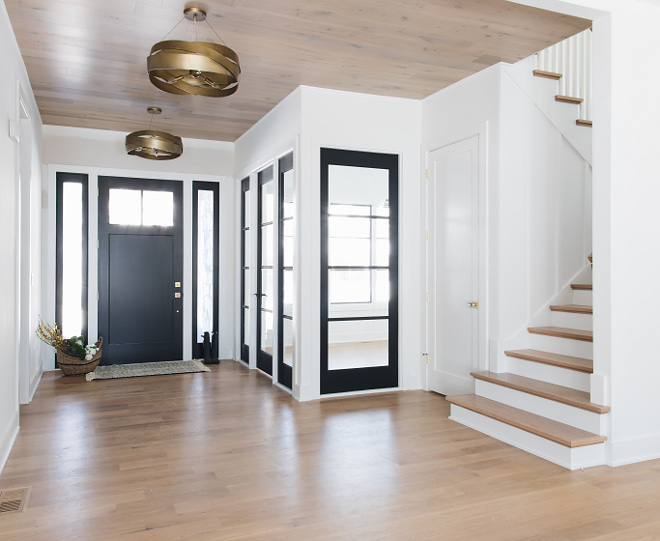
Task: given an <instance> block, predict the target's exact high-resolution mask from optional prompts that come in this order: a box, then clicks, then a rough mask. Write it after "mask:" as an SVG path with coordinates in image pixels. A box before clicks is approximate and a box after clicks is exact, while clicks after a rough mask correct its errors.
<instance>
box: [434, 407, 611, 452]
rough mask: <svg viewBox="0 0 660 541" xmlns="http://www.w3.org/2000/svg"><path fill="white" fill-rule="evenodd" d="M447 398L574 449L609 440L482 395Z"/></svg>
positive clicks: (471, 409)
mask: <svg viewBox="0 0 660 541" xmlns="http://www.w3.org/2000/svg"><path fill="white" fill-rule="evenodd" d="M447 401H448V402H449V403H450V404H455V405H456V406H459V407H461V408H465V409H468V410H470V411H473V412H475V413H479V414H480V415H484V416H486V417H490V418H491V419H495V420H496V421H500V422H501V423H505V424H508V425H511V426H513V427H515V428H518V429H520V430H524V431H525V432H529V433H531V434H534V435H536V436H539V437H541V438H544V439H546V440H550V441H553V442H555V443H558V444H559V445H563V446H565V447H570V448H575V447H584V446H586V445H597V444H599V443H603V442H604V441H606V440H607V438H606V437H605V436H599V435H598V434H592V433H591V432H587V431H586V430H581V429H579V428H575V427H573V426H570V425H565V424H564V423H560V422H558V421H553V420H552V419H547V418H545V417H542V416H540V415H536V414H534V413H529V412H527V411H523V410H520V409H518V408H514V407H511V406H507V405H506V404H502V403H500V402H496V401H494V400H489V399H488V398H484V397H482V396H477V395H459V396H448V397H447Z"/></svg>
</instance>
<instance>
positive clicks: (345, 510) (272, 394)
mask: <svg viewBox="0 0 660 541" xmlns="http://www.w3.org/2000/svg"><path fill="white" fill-rule="evenodd" d="M448 413H449V404H448V403H447V402H446V401H445V400H444V398H443V397H441V396H438V395H435V394H433V393H427V392H424V391H405V392H398V393H382V394H370V395H363V396H359V397H350V398H332V399H327V400H320V401H313V402H308V403H298V402H296V401H295V400H293V399H292V398H291V397H290V396H289V395H288V394H287V393H285V392H284V391H282V390H280V389H278V388H276V387H273V386H272V384H271V381H270V379H268V378H267V377H265V376H263V375H262V374H259V373H257V372H256V371H249V370H247V369H246V368H245V367H244V366H242V365H240V364H239V363H236V362H231V361H225V362H223V363H222V364H220V365H219V366H217V367H212V372H211V373H204V374H182V375H172V376H156V377H148V378H133V379H123V380H107V381H93V382H86V381H84V377H82V376H79V377H68V378H65V377H61V376H60V375H59V374H58V373H56V372H52V373H51V372H49V373H46V374H44V378H43V381H42V383H41V385H40V387H39V390H38V391H37V394H36V397H35V399H34V401H33V402H32V403H31V404H29V405H27V406H23V407H22V408H21V431H20V433H19V436H18V439H17V441H16V445H15V447H14V450H13V451H12V454H11V456H10V458H9V461H8V463H7V466H6V468H5V470H4V472H3V473H2V475H1V476H0V490H4V489H11V488H19V487H28V486H31V487H32V493H31V496H30V501H29V505H28V507H27V510H26V511H25V512H24V513H14V514H7V515H5V516H0V540H1V541H52V540H70V539H71V540H72V539H81V540H94V541H127V540H128V541H163V540H167V541H171V540H178V539H181V540H184V539H195V540H196V541H218V540H229V539H237V540H242V541H246V540H250V541H252V540H254V541H256V540H259V541H263V540H266V541H279V540H287V541H290V540H291V539H305V540H314V541H317V540H323V541H325V540H342V541H345V540H351V539H359V540H371V539H374V540H376V539H378V540H380V539H387V540H398V541H400V540H427V539H428V540H435V539H442V538H444V539H457V540H458V539H460V540H465V539H468V540H471V539H475V540H484V539H485V540H507V541H510V540H518V539H520V540H522V539H539V540H540V539H568V538H571V539H635V538H649V539H651V538H652V537H649V536H652V535H654V532H655V534H657V532H658V529H657V527H658V516H660V498H658V496H657V495H658V494H659V493H660V460H656V461H650V462H645V463H641V464H634V465H630V466H625V467H620V468H616V469H612V468H608V467H599V468H592V469H588V470H585V471H576V472H569V471H567V470H565V469H563V468H561V467H559V466H556V465H554V464H551V463H549V462H547V461H545V460H542V459H540V458H537V457H535V456H533V455H530V454H528V453H525V452H523V451H521V450H519V449H516V448H514V447H511V446H509V445H507V444H504V443H502V442H499V441H497V440H494V439H492V438H490V437H488V436H485V435H483V434H480V433H479V432H476V431H474V430H472V429H470V428H467V427H464V426H462V425H459V424H457V423H455V422H453V421H450V420H448ZM636 536H639V537H636ZM644 536H646V537H644Z"/></svg>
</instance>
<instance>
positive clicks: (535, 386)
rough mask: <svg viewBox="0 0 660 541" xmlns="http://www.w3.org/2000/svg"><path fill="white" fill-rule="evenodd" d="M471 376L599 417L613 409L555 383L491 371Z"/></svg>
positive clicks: (585, 393)
mask: <svg viewBox="0 0 660 541" xmlns="http://www.w3.org/2000/svg"><path fill="white" fill-rule="evenodd" d="M470 375H471V376H472V377H473V378H475V379H478V380H481V381H486V382H488V383H492V384H493V385H500V386H501V387H507V388H508V389H513V390H515V391H520V392H522V393H527V394H531V395H534V396H538V397H540V398H545V399H547V400H552V401H553V402H559V403H560V404H565V405H567V406H571V407H574V408H578V409H581V410H585V411H590V412H591V413H597V414H598V415H603V414H605V413H609V412H610V409H611V408H610V407H609V406H601V405H600V404H594V403H593V402H591V401H590V399H589V393H587V392H585V391H578V390H577V389H573V388H571V387H564V386H563V385H555V384H554V383H547V382H545V381H540V380H537V379H532V378H527V377H524V376H518V375H517V374H510V373H508V372H504V373H499V374H498V373H495V372H489V371H484V372H471V373H470Z"/></svg>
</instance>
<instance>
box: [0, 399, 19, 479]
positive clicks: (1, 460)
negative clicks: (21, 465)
mask: <svg viewBox="0 0 660 541" xmlns="http://www.w3.org/2000/svg"><path fill="white" fill-rule="evenodd" d="M18 429H19V426H18V411H17V412H16V414H15V415H14V418H13V419H12V421H11V423H10V424H9V428H8V429H7V431H6V432H5V434H3V436H2V439H0V473H2V470H4V469H5V465H6V464H7V460H9V453H11V450H12V447H14V442H15V441H16V436H18Z"/></svg>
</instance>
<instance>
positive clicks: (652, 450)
mask: <svg viewBox="0 0 660 541" xmlns="http://www.w3.org/2000/svg"><path fill="white" fill-rule="evenodd" d="M608 448H609V452H608V462H607V463H608V464H609V465H610V466H625V465H626V464H634V463H635V462H644V461H646V460H655V459H657V458H660V434H655V435H653V436H649V437H646V438H635V439H630V440H622V441H613V442H611V443H610V444H609V446H608Z"/></svg>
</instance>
